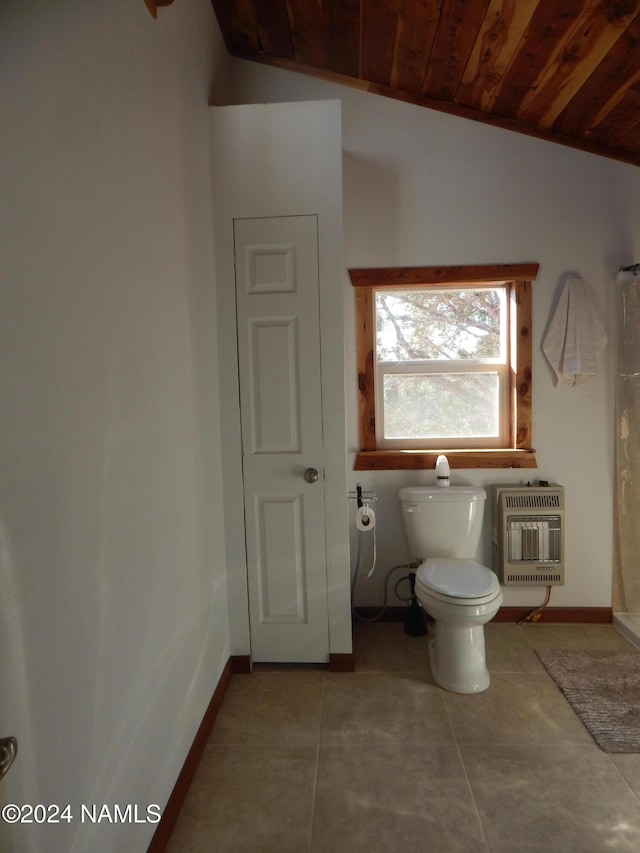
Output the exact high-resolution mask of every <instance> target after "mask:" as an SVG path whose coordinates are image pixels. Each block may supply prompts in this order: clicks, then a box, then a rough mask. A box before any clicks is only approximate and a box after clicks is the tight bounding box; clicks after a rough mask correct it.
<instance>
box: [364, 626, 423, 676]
mask: <svg viewBox="0 0 640 853" xmlns="http://www.w3.org/2000/svg"><path fill="white" fill-rule="evenodd" d="M353 655H354V659H355V663H356V671H357V672H409V671H415V672H429V652H428V649H427V638H426V636H425V637H410V636H409V635H408V634H405V632H404V625H403V623H402V622H375V623H369V624H362V623H357V624H356V625H355V626H354V631H353Z"/></svg>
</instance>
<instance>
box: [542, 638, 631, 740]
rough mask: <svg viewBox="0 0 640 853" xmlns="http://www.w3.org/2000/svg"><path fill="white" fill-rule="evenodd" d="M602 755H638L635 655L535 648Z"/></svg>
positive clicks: (629, 653)
mask: <svg viewBox="0 0 640 853" xmlns="http://www.w3.org/2000/svg"><path fill="white" fill-rule="evenodd" d="M536 654H537V655H538V657H539V658H540V660H541V661H542V663H543V664H544V666H545V668H546V670H547V672H548V673H549V675H550V676H551V678H553V680H554V681H555V682H556V684H557V685H558V687H559V688H560V690H562V692H563V693H564V695H565V696H566V697H567V699H568V701H569V703H570V704H571V707H572V708H573V710H574V711H575V712H576V714H577V715H578V716H579V717H580V719H581V720H582V722H583V723H584V725H585V726H586V727H587V729H588V730H589V732H590V734H591V735H592V736H593V738H594V740H595V741H596V743H597V744H598V746H599V747H600V749H602V750H603V751H604V752H640V652H594V651H567V650H565V649H536Z"/></svg>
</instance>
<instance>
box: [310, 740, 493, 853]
mask: <svg viewBox="0 0 640 853" xmlns="http://www.w3.org/2000/svg"><path fill="white" fill-rule="evenodd" d="M398 849H401V850H406V851H423V850H433V851H443V853H445V851H446V853H455V851H469V853H471V851H473V853H482V851H487V850H488V848H487V846H486V843H485V841H484V837H483V833H482V828H481V825H480V822H479V820H478V815H477V812H476V808H475V805H474V803H473V799H472V797H471V794H470V790H469V786H468V782H467V779H466V776H465V773H464V769H463V766H462V762H461V760H460V755H459V752H458V750H457V748H456V747H455V746H453V745H430V746H429V745H422V746H414V747H412V749H410V750H402V749H398V748H397V747H395V746H392V745H389V744H382V745H379V746H371V747H360V746H349V747H343V746H324V747H321V749H320V759H319V767H318V783H317V792H316V808H315V816H314V823H313V836H312V845H311V850H312V853H324V851H327V853H336V851H339V853H359V851H363V852H364V851H366V853H389V851H395V850H398Z"/></svg>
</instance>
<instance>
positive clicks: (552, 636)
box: [521, 624, 633, 651]
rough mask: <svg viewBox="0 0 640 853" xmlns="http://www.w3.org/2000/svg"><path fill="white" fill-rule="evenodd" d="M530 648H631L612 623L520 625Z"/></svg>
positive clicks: (603, 649)
mask: <svg viewBox="0 0 640 853" xmlns="http://www.w3.org/2000/svg"><path fill="white" fill-rule="evenodd" d="M521 627H522V631H523V634H524V636H525V637H526V639H527V641H528V642H529V644H530V645H531V648H532V649H536V648H538V649H554V648H555V649H593V650H596V651H597V650H601V651H610V650H611V651H615V650H617V649H619V650H620V651H625V650H630V649H632V648H633V646H632V645H631V643H629V642H628V640H625V638H624V637H623V636H622V634H620V633H619V632H618V631H616V629H615V628H614V627H613V625H545V624H541V625H540V624H539V625H522V626H521Z"/></svg>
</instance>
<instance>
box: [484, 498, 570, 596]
mask: <svg viewBox="0 0 640 853" xmlns="http://www.w3.org/2000/svg"><path fill="white" fill-rule="evenodd" d="M493 554H494V570H495V572H496V574H497V575H498V576H499V578H500V580H501V582H502V583H503V584H508V585H517V584H521V585H523V586H524V585H536V584H544V585H554V584H564V488H563V486H540V487H535V486H527V487H524V486H515V487H514V486H495V487H494V502H493Z"/></svg>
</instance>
